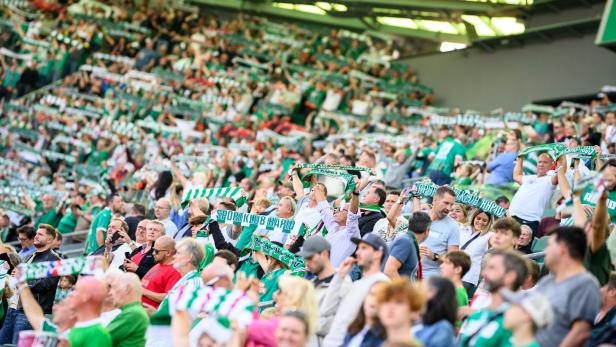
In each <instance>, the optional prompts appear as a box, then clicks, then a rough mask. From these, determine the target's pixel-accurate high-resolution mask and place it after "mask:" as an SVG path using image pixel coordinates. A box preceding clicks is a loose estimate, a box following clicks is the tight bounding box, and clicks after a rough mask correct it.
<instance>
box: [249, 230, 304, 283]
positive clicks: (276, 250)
mask: <svg viewBox="0 0 616 347" xmlns="http://www.w3.org/2000/svg"><path fill="white" fill-rule="evenodd" d="M246 249H251V250H253V251H255V252H262V253H264V254H265V255H268V256H270V257H272V258H274V259H276V260H278V261H279V262H281V263H283V264H284V265H285V266H287V267H288V268H289V270H291V274H293V275H296V276H302V277H303V276H304V274H305V272H306V262H305V260H304V258H302V257H298V256H297V255H295V254H293V253H291V252H289V251H288V250H287V249H285V248H284V247H280V246H278V245H276V244H274V243H272V242H271V241H268V240H267V239H265V238H263V237H261V236H258V235H254V236H253V237H252V241H251V242H250V244H249V245H248V246H246Z"/></svg>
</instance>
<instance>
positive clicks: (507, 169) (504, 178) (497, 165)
mask: <svg viewBox="0 0 616 347" xmlns="http://www.w3.org/2000/svg"><path fill="white" fill-rule="evenodd" d="M517 156H518V140H516V139H512V138H510V139H507V142H506V143H505V151H504V152H503V153H501V154H499V155H497V156H496V158H494V160H492V161H490V162H489V163H488V164H487V165H486V170H487V171H488V173H489V175H488V178H487V179H486V181H485V184H493V185H495V186H501V185H503V184H506V183H509V182H513V169H514V167H515V161H516V157H517Z"/></svg>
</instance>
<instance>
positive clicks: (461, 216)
mask: <svg viewBox="0 0 616 347" xmlns="http://www.w3.org/2000/svg"><path fill="white" fill-rule="evenodd" d="M449 217H451V218H453V220H455V221H456V222H458V224H460V226H463V225H466V223H468V209H467V208H466V206H465V205H462V204H458V203H454V204H453V205H451V211H449Z"/></svg>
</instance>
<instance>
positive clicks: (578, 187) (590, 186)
mask: <svg viewBox="0 0 616 347" xmlns="http://www.w3.org/2000/svg"><path fill="white" fill-rule="evenodd" d="M607 184H608V183H607V180H606V179H605V177H604V176H603V174H601V173H598V174H595V175H589V176H586V177H583V178H580V179H579V180H578V181H576V182H575V184H574V186H573V192H574V193H580V192H581V195H580V201H581V202H582V204H584V205H589V206H597V202H599V198H601V195H602V194H603V192H604V191H605V189H607ZM606 204H607V212H608V214H609V216H610V220H611V221H612V222H616V191H609V192H608V194H607V201H606ZM565 205H566V206H565V207H570V206H573V203H572V200H571V199H569V200H567V202H566V203H565Z"/></svg>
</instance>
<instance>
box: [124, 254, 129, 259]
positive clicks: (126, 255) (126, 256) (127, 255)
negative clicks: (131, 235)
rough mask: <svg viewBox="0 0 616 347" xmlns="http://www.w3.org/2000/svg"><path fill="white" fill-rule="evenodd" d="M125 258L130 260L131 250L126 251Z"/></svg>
mask: <svg viewBox="0 0 616 347" xmlns="http://www.w3.org/2000/svg"><path fill="white" fill-rule="evenodd" d="M124 258H126V259H127V260H130V252H124Z"/></svg>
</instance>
